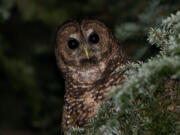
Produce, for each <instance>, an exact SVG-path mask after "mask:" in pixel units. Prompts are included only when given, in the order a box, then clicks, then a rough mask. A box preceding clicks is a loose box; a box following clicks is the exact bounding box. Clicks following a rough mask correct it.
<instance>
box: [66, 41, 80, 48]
mask: <svg viewBox="0 0 180 135" xmlns="http://www.w3.org/2000/svg"><path fill="white" fill-rule="evenodd" d="M78 46H79V42H78V41H77V40H76V39H70V40H69V41H68V47H69V48H70V49H76V48H78Z"/></svg>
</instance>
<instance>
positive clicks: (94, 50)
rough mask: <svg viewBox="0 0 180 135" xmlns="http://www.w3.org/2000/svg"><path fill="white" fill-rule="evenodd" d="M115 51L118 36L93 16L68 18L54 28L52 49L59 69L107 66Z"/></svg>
mask: <svg viewBox="0 0 180 135" xmlns="http://www.w3.org/2000/svg"><path fill="white" fill-rule="evenodd" d="M115 52H118V44H117V40H115V38H114V37H113V35H112V34H111V32H110V31H109V30H108V28H107V27H106V26H105V25H104V24H103V23H102V22H100V21H98V20H96V19H83V20H81V21H69V22H67V23H65V24H63V25H62V26H61V27H60V28H59V29H58V31H57V35H56V48H55V53H56V59H57V63H58V65H59V67H60V69H61V70H62V72H69V71H70V70H72V71H73V70H75V71H78V70H79V71H80V70H83V71H88V70H90V69H94V68H98V67H99V66H102V67H103V66H107V65H108V62H109V60H110V58H111V55H114V54H115ZM119 55H120V54H119Z"/></svg>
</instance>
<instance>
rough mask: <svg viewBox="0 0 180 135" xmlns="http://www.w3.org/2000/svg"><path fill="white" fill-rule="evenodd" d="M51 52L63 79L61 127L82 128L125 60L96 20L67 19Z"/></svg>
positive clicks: (119, 78) (118, 76) (117, 80)
mask: <svg viewBox="0 0 180 135" xmlns="http://www.w3.org/2000/svg"><path fill="white" fill-rule="evenodd" d="M55 54H56V59H57V63H58V67H59V68H60V70H61V71H62V73H63V75H64V78H65V89H66V93H65V98H64V102H65V103H64V109H63V118H62V119H63V120H62V127H63V130H64V132H66V131H67V130H68V129H69V128H71V127H84V126H86V124H87V123H88V120H90V119H91V118H92V117H93V116H94V114H95V112H96V110H97V109H98V107H99V106H100V104H101V103H102V102H103V101H105V100H106V99H107V97H108V93H109V91H110V90H112V88H113V86H115V85H117V84H120V83H121V82H122V79H123V73H122V74H118V73H117V72H118V70H119V68H120V67H121V66H122V65H124V64H125V63H127V62H128V59H127V57H126V55H125V54H124V50H123V48H122V46H120V45H119V44H118V40H117V39H116V38H115V37H114V36H113V35H112V33H111V32H110V30H109V29H108V28H107V27H106V26H105V25H104V24H103V23H102V22H100V21H98V20H96V19H92V20H91V19H83V20H81V21H76V20H75V21H69V22H67V23H65V24H63V25H62V26H61V27H60V28H59V29H58V31H57V35H56V47H55Z"/></svg>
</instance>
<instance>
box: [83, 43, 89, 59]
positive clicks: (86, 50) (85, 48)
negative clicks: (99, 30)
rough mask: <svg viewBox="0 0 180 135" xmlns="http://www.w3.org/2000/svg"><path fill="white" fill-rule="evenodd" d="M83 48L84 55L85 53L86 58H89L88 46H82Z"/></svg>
mask: <svg viewBox="0 0 180 135" xmlns="http://www.w3.org/2000/svg"><path fill="white" fill-rule="evenodd" d="M83 50H84V53H85V55H86V58H87V59H89V53H88V48H87V46H85V45H84V46H83Z"/></svg>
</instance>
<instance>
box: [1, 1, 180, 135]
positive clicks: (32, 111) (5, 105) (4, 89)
mask: <svg viewBox="0 0 180 135" xmlns="http://www.w3.org/2000/svg"><path fill="white" fill-rule="evenodd" d="M179 9H180V1H179V0H149V1H145V0H111V1H110V0H61V1H60V0H59V1H58V0H0V135H32V134H33V135H34V134H38V135H57V134H60V133H61V130H60V123H61V113H62V105H63V95H64V80H63V78H62V75H61V73H60V71H59V70H58V68H57V65H56V60H55V56H54V45H55V34H56V30H57V28H58V26H59V25H60V24H62V23H63V22H64V21H67V20H69V19H77V18H83V17H97V18H99V19H100V20H102V21H103V22H104V23H105V24H106V25H107V26H108V27H109V28H110V29H111V30H112V31H113V33H114V34H115V35H116V37H117V38H118V39H119V40H120V44H121V45H123V46H124V48H125V50H126V51H127V53H128V55H129V56H131V57H132V58H134V59H138V60H142V61H146V60H147V58H149V57H151V56H153V55H155V54H156V53H158V51H159V48H156V47H154V46H150V45H149V44H148V42H147V34H148V29H149V28H150V27H155V26H158V25H159V24H160V22H161V20H162V18H164V17H167V16H168V15H169V14H170V13H175V12H176V11H177V10H179Z"/></svg>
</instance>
